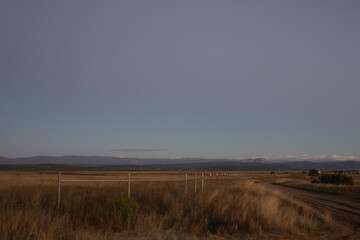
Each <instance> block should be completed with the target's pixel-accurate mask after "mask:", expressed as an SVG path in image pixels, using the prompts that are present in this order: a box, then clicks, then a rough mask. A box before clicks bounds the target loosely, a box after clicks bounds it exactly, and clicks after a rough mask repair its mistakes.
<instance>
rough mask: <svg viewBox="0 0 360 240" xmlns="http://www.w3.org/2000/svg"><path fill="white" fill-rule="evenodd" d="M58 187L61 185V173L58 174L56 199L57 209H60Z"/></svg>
mask: <svg viewBox="0 0 360 240" xmlns="http://www.w3.org/2000/svg"><path fill="white" fill-rule="evenodd" d="M60 185H61V172H59V176H58V197H57V207H58V208H59V207H60Z"/></svg>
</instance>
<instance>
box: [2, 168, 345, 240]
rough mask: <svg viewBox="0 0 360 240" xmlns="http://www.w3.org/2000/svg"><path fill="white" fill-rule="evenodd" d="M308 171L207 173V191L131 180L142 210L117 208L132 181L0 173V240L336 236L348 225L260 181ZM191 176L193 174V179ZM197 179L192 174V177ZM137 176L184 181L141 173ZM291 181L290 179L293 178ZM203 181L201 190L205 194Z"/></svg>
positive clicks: (109, 175) (102, 175)
mask: <svg viewBox="0 0 360 240" xmlns="http://www.w3.org/2000/svg"><path fill="white" fill-rule="evenodd" d="M305 175H306V174H303V173H301V172H292V173H283V172H282V173H275V174H271V173H270V172H233V173H231V175H230V176H227V177H223V176H214V174H213V176H212V179H211V180H210V179H209V177H208V175H207V178H206V180H205V188H204V191H199V192H198V193H197V194H196V195H195V194H194V193H193V191H194V187H193V184H194V182H193V181H189V183H188V193H187V194H186V193H185V192H184V183H136V182H135V183H132V184H131V199H132V202H133V203H134V205H136V206H137V207H138V211H135V212H132V213H130V214H128V215H127V213H126V212H125V213H121V211H120V212H117V211H114V208H113V207H112V206H113V205H114V201H116V200H115V196H119V195H121V194H122V193H123V194H126V192H127V183H124V182H118V183H111V182H101V183H98V182H90V183H88V182H81V183H79V182H63V183H62V185H61V204H60V207H59V208H57V187H58V182H57V180H58V176H57V173H56V172H5V171H3V172H0V239H90V240H91V239H319V238H320V239H321V238H324V239H332V238H333V239H334V238H335V239H336V238H341V236H342V235H341V234H343V232H344V228H345V227H346V226H344V225H343V224H342V223H341V222H338V221H336V219H334V218H333V217H332V216H331V215H330V214H329V213H327V212H325V211H321V212H319V211H318V210H316V209H314V208H312V207H310V206H309V205H306V204H305V203H303V202H301V201H298V200H295V199H293V198H291V197H288V196H286V195H283V194H281V193H280V192H278V191H273V190H270V189H268V188H266V187H263V186H261V185H259V184H256V182H266V181H281V180H284V181H289V179H293V180H294V181H295V180H296V181H300V180H299V179H307V177H306V176H305ZM189 176H190V175H189ZM191 176H192V175H191ZM62 178H63V179H126V178H127V173H121V172H65V173H63V174H62ZM132 178H133V179H141V178H142V179H159V178H164V179H165V178H166V179H169V178H170V179H175V178H184V173H182V172H136V173H132ZM286 179H288V180H286ZM199 186H200V181H198V188H199V189H200V187H199Z"/></svg>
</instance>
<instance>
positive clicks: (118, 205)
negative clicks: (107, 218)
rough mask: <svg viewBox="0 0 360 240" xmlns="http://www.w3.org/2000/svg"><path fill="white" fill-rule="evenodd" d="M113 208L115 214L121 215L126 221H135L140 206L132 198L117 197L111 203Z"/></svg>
mask: <svg viewBox="0 0 360 240" xmlns="http://www.w3.org/2000/svg"><path fill="white" fill-rule="evenodd" d="M111 207H112V211H113V213H114V214H116V215H119V216H120V217H121V219H122V220H124V221H130V222H131V221H133V220H135V219H136V216H137V214H138V211H139V206H138V204H137V203H136V202H134V201H133V200H132V199H131V198H128V197H124V195H123V194H121V195H120V196H118V195H115V196H114V197H113V199H112V201H111Z"/></svg>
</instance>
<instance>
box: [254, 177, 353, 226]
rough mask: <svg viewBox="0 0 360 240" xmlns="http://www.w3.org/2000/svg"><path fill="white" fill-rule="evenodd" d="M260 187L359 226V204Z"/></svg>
mask: <svg viewBox="0 0 360 240" xmlns="http://www.w3.org/2000/svg"><path fill="white" fill-rule="evenodd" d="M260 185H262V186H265V187H267V188H270V189H274V190H278V191H280V192H282V193H285V194H286V195H289V196H291V197H293V198H296V199H299V200H301V201H303V202H306V203H307V204H309V205H310V206H312V207H315V208H316V209H319V210H324V211H328V212H330V213H331V214H332V215H333V216H334V217H335V218H336V219H338V220H341V221H346V222H348V223H350V224H355V225H356V226H360V202H359V201H357V200H355V199H352V198H349V197H346V196H341V195H331V194H325V193H317V192H311V191H306V190H302V189H296V188H291V187H285V186H279V185H275V184H273V183H271V182H263V183H260Z"/></svg>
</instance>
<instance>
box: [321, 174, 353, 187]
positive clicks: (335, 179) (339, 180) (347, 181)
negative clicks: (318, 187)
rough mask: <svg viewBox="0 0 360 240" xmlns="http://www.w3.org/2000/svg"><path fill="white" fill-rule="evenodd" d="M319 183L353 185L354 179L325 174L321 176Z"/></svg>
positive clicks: (341, 175)
mask: <svg viewBox="0 0 360 240" xmlns="http://www.w3.org/2000/svg"><path fill="white" fill-rule="evenodd" d="M320 183H325V184H336V185H339V184H342V185H354V179H353V178H352V177H349V176H346V175H343V174H325V175H323V176H321V178H320Z"/></svg>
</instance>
